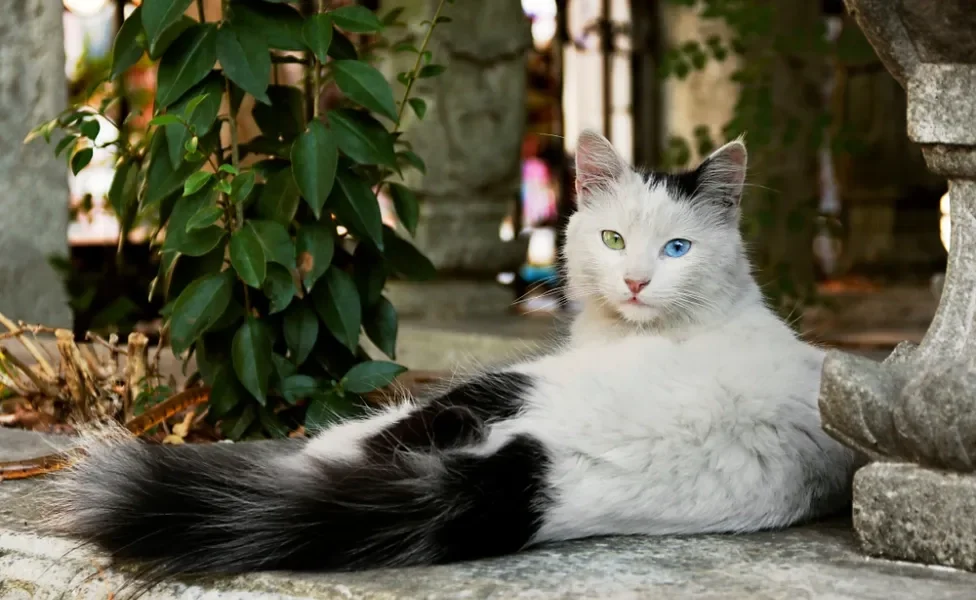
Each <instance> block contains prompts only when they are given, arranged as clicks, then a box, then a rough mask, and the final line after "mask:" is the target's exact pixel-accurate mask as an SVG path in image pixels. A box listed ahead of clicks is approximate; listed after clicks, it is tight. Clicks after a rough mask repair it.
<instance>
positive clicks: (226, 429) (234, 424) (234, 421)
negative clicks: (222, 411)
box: [220, 404, 257, 440]
mask: <svg viewBox="0 0 976 600" xmlns="http://www.w3.org/2000/svg"><path fill="white" fill-rule="evenodd" d="M256 413H257V410H256V409H255V408H254V405H253V404H247V405H246V406H244V408H243V409H242V410H241V414H240V415H237V416H231V417H225V418H224V419H222V420H221V422H220V432H221V433H222V434H224V437H225V438H227V439H229V440H239V439H240V438H241V436H243V435H244V434H245V433H247V430H248V428H249V427H250V426H251V425H253V424H254V419H255V417H256Z"/></svg>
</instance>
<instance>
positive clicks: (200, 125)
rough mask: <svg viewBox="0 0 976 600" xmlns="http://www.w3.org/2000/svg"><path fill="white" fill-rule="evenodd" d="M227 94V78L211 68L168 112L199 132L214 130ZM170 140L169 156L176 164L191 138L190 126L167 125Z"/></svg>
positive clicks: (201, 133)
mask: <svg viewBox="0 0 976 600" xmlns="http://www.w3.org/2000/svg"><path fill="white" fill-rule="evenodd" d="M223 95H224V78H223V77H222V76H221V75H219V74H218V73H216V72H211V73H210V75H208V76H207V77H206V78H205V79H204V80H203V81H202V82H200V83H199V84H197V85H195V86H193V88H191V89H190V91H188V92H187V93H186V94H183V96H182V97H181V98H180V99H179V100H177V101H176V102H175V103H173V104H172V105H171V106H170V107H169V109H168V113H169V114H171V115H178V116H179V117H180V118H182V119H183V120H184V121H186V122H187V124H188V125H189V127H190V128H192V129H193V131H195V132H196V133H197V134H198V135H203V134H205V133H207V132H208V131H210V128H211V127H213V124H214V122H215V121H216V120H217V113H218V111H219V110H220V102H221V99H222V98H223ZM165 130H166V144H167V147H168V148H169V160H170V162H171V163H172V164H173V165H179V164H180V162H182V161H183V149H184V148H185V147H186V143H187V142H188V141H189V140H190V139H191V136H192V134H191V133H190V130H189V129H188V128H187V127H186V126H185V125H183V124H182V123H180V124H169V125H166V126H165Z"/></svg>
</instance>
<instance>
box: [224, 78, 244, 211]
mask: <svg viewBox="0 0 976 600" xmlns="http://www.w3.org/2000/svg"><path fill="white" fill-rule="evenodd" d="M224 83H225V89H226V90H227V101H228V103H229V102H230V81H226V80H225V82H224ZM228 109H229V110H228V113H229V118H228V119H227V124H228V125H230V162H231V164H232V165H234V168H235V169H238V170H240V162H241V149H240V143H239V142H238V139H237V116H236V115H235V114H234V110H233V108H232V107H228ZM236 221H237V223H236V227H235V229H240V228H241V227H243V226H244V203H243V202H239V203H238V204H237V219H236Z"/></svg>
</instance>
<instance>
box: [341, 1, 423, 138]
mask: <svg viewBox="0 0 976 600" xmlns="http://www.w3.org/2000/svg"><path fill="white" fill-rule="evenodd" d="M370 14H372V13H370ZM374 18H375V17H374ZM331 65H332V74H333V75H334V76H335V82H336V85H338V86H339V89H340V90H342V92H343V93H344V94H345V95H346V97H347V98H349V99H350V100H352V101H353V102H355V103H356V104H359V105H360V106H363V107H365V108H368V109H369V110H372V111H375V112H378V113H380V114H382V115H384V116H386V117H388V118H389V119H390V120H392V121H396V120H397V110H396V102H395V101H394V100H393V90H392V89H391V88H390V84H389V83H388V82H387V81H386V78H385V77H383V74H382V73H380V72H379V71H377V70H376V69H375V68H374V67H372V66H370V65H369V64H367V63H365V62H362V61H358V60H335V61H332V63H331ZM425 68H426V67H425Z"/></svg>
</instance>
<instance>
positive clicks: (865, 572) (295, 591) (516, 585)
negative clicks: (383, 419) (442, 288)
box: [0, 429, 976, 600]
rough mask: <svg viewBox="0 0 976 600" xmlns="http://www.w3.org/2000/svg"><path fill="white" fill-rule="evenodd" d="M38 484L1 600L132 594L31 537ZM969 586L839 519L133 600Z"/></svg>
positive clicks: (7, 545) (76, 557)
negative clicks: (887, 557)
mask: <svg viewBox="0 0 976 600" xmlns="http://www.w3.org/2000/svg"><path fill="white" fill-rule="evenodd" d="M52 440H55V441H54V443H55V444H63V443H64V442H65V440H64V439H63V438H61V439H60V440H58V439H56V438H50V437H45V436H41V435H39V434H32V433H25V432H13V431H10V430H2V429H0V460H9V459H12V458H17V457H24V456H31V455H34V454H36V453H37V451H38V449H41V448H49V447H50V446H51V444H52ZM46 485H47V483H46V482H45V480H43V479H39V480H27V481H8V482H2V483H0V598H2V599H4V600H7V599H17V600H20V599H24V600H27V599H31V600H54V599H55V598H57V599H61V598H65V599H67V598H71V599H79V600H95V599H105V598H109V597H111V596H110V594H113V593H114V594H115V597H116V598H119V597H121V596H124V594H125V592H127V591H133V590H135V589H138V582H134V581H132V580H131V579H129V577H130V575H129V574H127V573H126V572H123V571H118V570H113V569H99V566H101V565H103V564H104V561H103V558H102V557H100V556H99V555H97V554H95V553H93V552H90V551H88V550H85V549H77V548H76V547H75V546H74V544H72V543H71V542H70V541H68V540H62V539H58V538H52V537H49V536H45V535H43V534H42V533H40V532H38V529H37V525H36V523H37V521H38V517H39V510H40V506H39V504H40V503H39V500H40V499H41V498H42V497H43V494H44V491H45V487H46ZM971 514H972V513H962V515H969V516H971ZM127 583H128V587H127ZM974 589H976V575H972V574H969V573H965V572H962V571H953V570H949V569H934V568H928V567H924V566H919V565H912V564H907V563H893V562H887V561H882V560H876V559H871V558H866V557H864V556H862V555H861V554H860V553H859V552H858V549H857V547H856V544H855V542H854V539H853V536H852V534H851V529H850V525H849V523H848V522H847V521H845V520H842V521H832V522H826V523H820V524H815V525H811V526H805V527H797V528H794V529H791V530H787V531H782V532H768V533H760V534H752V535H741V536H697V537H664V538H643V537H634V538H605V539H594V540H587V541H581V542H573V543H566V544H558V545H553V546H549V547H543V548H539V549H536V550H533V551H529V552H525V553H522V554H518V555H514V556H507V557H502V558H498V559H492V560H483V561H474V562H468V563H462V564H457V565H447V566H439V567H428V568H409V569H385V570H376V571H368V572H361V573H343V574H329V575H290V574H270V573H269V574H256V575H248V576H240V577H228V578H210V579H201V580H195V581H189V580H186V581H183V580H181V581H167V582H164V583H163V584H160V585H158V586H156V587H154V588H152V589H151V590H149V592H148V593H146V595H145V596H143V598H145V599H146V600H170V599H175V598H179V599H182V600H203V599H206V600H224V599H227V600H229V599H238V600H272V599H283V600H297V599H309V600H311V599H317V600H331V599H343V600H348V599H356V600H375V599H393V598H424V599H430V600H438V599H447V598H468V599H474V600H479V599H499V600H507V599H512V598H539V599H549V598H655V599H657V598H662V599H663V598H678V599H682V598H696V599H697V598H706V599H708V598H711V599H720V598H721V599H726V598H728V599H745V598H749V599H760V600H763V599H768V600H774V599H782V600H794V599H802V598H831V599H836V600H840V599H866V600H902V599H904V600H916V599H918V598H925V599H926V600H948V599H957V598H958V599H960V600H961V599H963V598H965V599H971V598H973V590H974Z"/></svg>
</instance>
